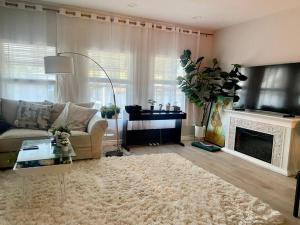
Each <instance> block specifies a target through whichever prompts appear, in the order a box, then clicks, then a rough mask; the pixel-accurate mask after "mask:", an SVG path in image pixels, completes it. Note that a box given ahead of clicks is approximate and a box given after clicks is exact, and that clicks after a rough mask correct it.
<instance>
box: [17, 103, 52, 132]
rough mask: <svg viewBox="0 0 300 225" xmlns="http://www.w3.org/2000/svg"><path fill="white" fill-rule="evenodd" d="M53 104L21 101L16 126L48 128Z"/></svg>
mask: <svg viewBox="0 0 300 225" xmlns="http://www.w3.org/2000/svg"><path fill="white" fill-rule="evenodd" d="M50 115H51V105H43V104H36V103H31V102H25V101H20V102H19V107H18V111H17V118H16V120H15V126H16V127H18V128H27V129H39V130H48V129H49V127H50Z"/></svg>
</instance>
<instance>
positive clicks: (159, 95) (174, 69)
mask: <svg viewBox="0 0 300 225" xmlns="http://www.w3.org/2000/svg"><path fill="white" fill-rule="evenodd" d="M154 63H155V65H154V99H155V100H156V101H157V104H163V105H164V106H165V105H166V104H167V103H171V105H174V104H176V105H178V106H180V108H181V109H182V110H184V109H185V96H184V94H183V93H182V92H181V91H180V89H179V88H178V87H177V80H176V79H177V77H178V76H181V75H183V74H184V70H183V69H182V67H181V65H180V60H179V59H174V58H170V57H165V56H157V57H155V59H154Z"/></svg>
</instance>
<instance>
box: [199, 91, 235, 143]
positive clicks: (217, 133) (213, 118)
mask: <svg viewBox="0 0 300 225" xmlns="http://www.w3.org/2000/svg"><path fill="white" fill-rule="evenodd" d="M232 108H233V98H232V97H224V96H218V97H217V99H216V100H215V101H213V102H212V104H211V107H210V111H209V117H208V123H207V128H206V133H205V138H204V140H205V141H207V142H210V143H212V144H215V145H217V146H219V147H224V146H225V121H224V117H225V115H224V110H225V109H228V110H229V109H232Z"/></svg>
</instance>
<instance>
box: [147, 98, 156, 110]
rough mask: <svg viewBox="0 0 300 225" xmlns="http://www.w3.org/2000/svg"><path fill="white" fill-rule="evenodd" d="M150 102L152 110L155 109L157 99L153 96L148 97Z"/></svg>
mask: <svg viewBox="0 0 300 225" xmlns="http://www.w3.org/2000/svg"><path fill="white" fill-rule="evenodd" d="M148 103H149V104H150V110H154V105H155V103H156V101H155V100H154V99H152V98H150V99H148Z"/></svg>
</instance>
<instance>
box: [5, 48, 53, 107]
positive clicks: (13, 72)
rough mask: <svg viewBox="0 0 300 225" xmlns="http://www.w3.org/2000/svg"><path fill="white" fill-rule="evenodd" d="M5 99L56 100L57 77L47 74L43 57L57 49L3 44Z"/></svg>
mask: <svg viewBox="0 0 300 225" xmlns="http://www.w3.org/2000/svg"><path fill="white" fill-rule="evenodd" d="M0 50H1V51H2V54H1V55H2V60H3V63H2V68H0V69H1V73H2V76H1V79H2V80H1V83H2V86H1V91H2V96H3V97H7V98H11V99H23V100H30V101H42V100H45V99H47V100H49V101H54V100H56V78H55V75H45V74H44V56H47V55H55V52H56V49H55V47H50V46H45V45H29V44H18V43H8V42H4V43H2V44H1V49H0Z"/></svg>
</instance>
